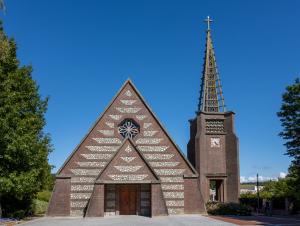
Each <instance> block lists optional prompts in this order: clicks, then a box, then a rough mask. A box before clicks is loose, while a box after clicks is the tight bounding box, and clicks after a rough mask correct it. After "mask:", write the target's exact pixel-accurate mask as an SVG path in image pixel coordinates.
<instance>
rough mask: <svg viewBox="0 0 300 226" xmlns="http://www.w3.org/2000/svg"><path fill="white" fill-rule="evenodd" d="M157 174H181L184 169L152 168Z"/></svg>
mask: <svg viewBox="0 0 300 226" xmlns="http://www.w3.org/2000/svg"><path fill="white" fill-rule="evenodd" d="M154 171H155V173H156V174H157V175H167V176H168V175H181V174H182V173H183V172H184V171H185V169H154Z"/></svg>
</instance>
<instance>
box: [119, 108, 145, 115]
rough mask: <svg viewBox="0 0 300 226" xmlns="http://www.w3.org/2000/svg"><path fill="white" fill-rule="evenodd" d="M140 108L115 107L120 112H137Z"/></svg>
mask: <svg viewBox="0 0 300 226" xmlns="http://www.w3.org/2000/svg"><path fill="white" fill-rule="evenodd" d="M141 109H142V108H121V107H116V110H117V111H119V112H121V113H127V114H135V113H138V112H139V111H140V110H141Z"/></svg>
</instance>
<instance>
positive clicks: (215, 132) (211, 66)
mask: <svg viewBox="0 0 300 226" xmlns="http://www.w3.org/2000/svg"><path fill="white" fill-rule="evenodd" d="M205 22H206V23H207V30H206V48H205V56H204V64H203V72H202V79H201V87H200V97H199V103H198V109H197V111H196V116H195V118H194V119H191V120H189V122H190V140H189V143H188V145H187V149H188V159H189V160H190V162H191V163H192V164H193V165H194V167H195V168H196V170H197V172H198V173H199V180H200V189H201V193H202V196H203V199H204V202H208V201H219V202H238V197H239V189H240V186H239V184H240V180H239V176H240V174H239V144H238V138H237V136H236V135H235V131H234V112H232V111H226V109H225V101H224V97H223V92H222V86H221V81H220V78H219V74H218V70H217V64H216V58H215V53H214V48H213V43H212V38H211V29H210V24H211V22H212V20H211V19H210V18H209V17H207V19H206V20H205Z"/></svg>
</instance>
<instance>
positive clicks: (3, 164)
mask: <svg viewBox="0 0 300 226" xmlns="http://www.w3.org/2000/svg"><path fill="white" fill-rule="evenodd" d="M16 51H17V47H16V43H15V41H14V40H13V39H9V38H8V37H7V36H6V35H5V33H4V31H3V27H2V23H0V197H1V200H0V204H2V207H3V212H4V214H9V212H10V211H12V210H11V208H12V207H9V208H10V209H8V208H6V207H7V205H11V204H8V203H5V200H10V202H12V200H17V201H16V202H22V200H24V202H25V200H26V203H29V204H30V200H32V199H33V198H34V196H35V194H36V193H37V192H38V191H40V190H41V189H43V188H45V187H46V186H47V183H48V182H49V181H50V177H51V174H50V170H51V167H50V165H49V164H48V154H49V152H50V151H51V145H50V138H49V136H48V135H47V134H44V133H43V127H44V126H45V118H44V114H45V112H46V110H47V102H48V99H47V98H45V99H42V98H41V96H40V95H39V92H38V91H39V90H38V86H37V84H36V82H35V81H34V80H33V79H32V76H31V73H32V68H31V66H21V65H20V63H19V61H18V59H17V54H16ZM0 207H1V206H0Z"/></svg>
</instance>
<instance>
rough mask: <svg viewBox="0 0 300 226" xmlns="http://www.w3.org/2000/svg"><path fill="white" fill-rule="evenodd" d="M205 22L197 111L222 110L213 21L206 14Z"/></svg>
mask: <svg viewBox="0 0 300 226" xmlns="http://www.w3.org/2000/svg"><path fill="white" fill-rule="evenodd" d="M205 22H206V23H207V30H206V49H205V57H204V64H203V72H202V81H201V91H200V98H199V104H198V111H197V112H198V113H199V112H200V111H204V112H224V111H225V103H224V98H223V93H222V87H221V82H220V78H219V74H218V70H217V64H216V58H215V52H214V48H213V43H212V39H211V30H210V24H211V22H213V21H212V20H211V19H210V18H209V16H208V17H207V19H205Z"/></svg>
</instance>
